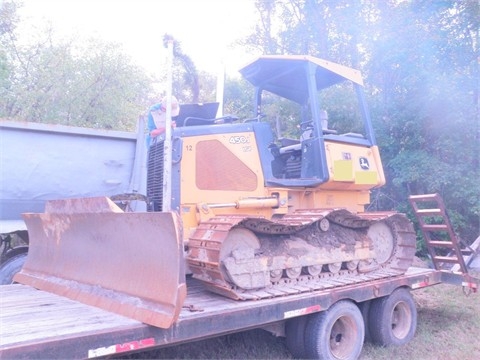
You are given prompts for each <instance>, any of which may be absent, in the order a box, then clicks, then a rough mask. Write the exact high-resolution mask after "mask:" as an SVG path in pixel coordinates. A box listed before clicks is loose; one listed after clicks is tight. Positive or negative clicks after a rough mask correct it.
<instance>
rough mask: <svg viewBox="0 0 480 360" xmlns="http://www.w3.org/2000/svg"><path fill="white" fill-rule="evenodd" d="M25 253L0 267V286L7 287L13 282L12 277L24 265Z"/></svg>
mask: <svg viewBox="0 0 480 360" xmlns="http://www.w3.org/2000/svg"><path fill="white" fill-rule="evenodd" d="M26 258H27V253H26V252H25V253H21V254H18V255H15V256H13V257H11V258H10V259H8V260H7V261H5V262H4V263H3V264H2V266H0V285H9V284H11V283H12V282H13V276H14V275H15V274H16V273H18V272H19V271H20V270H21V269H22V267H23V264H24V263H25V259H26Z"/></svg>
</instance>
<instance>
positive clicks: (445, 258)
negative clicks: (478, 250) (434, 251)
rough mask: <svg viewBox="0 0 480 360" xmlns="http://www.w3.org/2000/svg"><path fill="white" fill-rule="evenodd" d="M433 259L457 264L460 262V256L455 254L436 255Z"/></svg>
mask: <svg viewBox="0 0 480 360" xmlns="http://www.w3.org/2000/svg"><path fill="white" fill-rule="evenodd" d="M433 260H434V261H437V262H447V263H454V264H457V263H458V262H459V261H458V258H457V257H453V256H435V257H434V258H433Z"/></svg>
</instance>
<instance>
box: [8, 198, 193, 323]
mask: <svg viewBox="0 0 480 360" xmlns="http://www.w3.org/2000/svg"><path fill="white" fill-rule="evenodd" d="M24 219H25V222H26V224H27V228H28V232H29V236H30V249H29V253H28V257H27V260H26V262H25V265H24V267H23V269H22V271H21V272H20V273H18V274H17V275H16V276H15V278H14V280H15V281H17V282H19V283H22V284H26V285H30V286H33V287H35V288H38V289H41V290H45V291H48V292H52V293H55V294H58V295H62V296H65V297H68V298H70V299H73V300H77V301H79V302H82V303H85V304H88V305H93V306H96V307H99V308H102V309H104V310H108V311H111V312H114V313H118V314H121V315H124V316H127V317H130V318H133V319H136V320H139V321H142V322H144V323H147V324H150V325H154V326H157V327H161V328H169V327H170V326H171V325H172V324H173V323H174V322H175V321H176V319H177V318H178V315H179V313H180V310H181V308H182V305H183V302H184V300H185V297H186V285H185V271H184V260H183V243H182V236H181V233H180V231H181V227H180V226H179V217H178V216H177V215H176V214H175V213H173V212H164V213H159V212H157V213H130V212H129V213H125V212H123V211H122V210H121V209H120V208H118V207H117V206H116V205H115V203H113V202H112V201H110V200H109V199H108V198H103V197H102V198H86V199H68V200H56V201H53V202H50V203H48V204H47V206H46V211H45V213H43V214H24Z"/></svg>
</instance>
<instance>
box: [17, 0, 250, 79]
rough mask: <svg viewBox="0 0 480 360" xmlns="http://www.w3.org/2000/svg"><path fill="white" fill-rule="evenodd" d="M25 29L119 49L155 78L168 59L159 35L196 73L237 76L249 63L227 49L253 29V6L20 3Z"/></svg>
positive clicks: (88, 0)
mask: <svg viewBox="0 0 480 360" xmlns="http://www.w3.org/2000/svg"><path fill="white" fill-rule="evenodd" d="M23 4H24V5H23V7H22V8H21V9H20V10H19V15H20V16H21V21H22V22H24V24H25V25H28V26H30V25H39V26H41V25H42V24H46V23H48V22H51V24H52V25H53V28H54V30H55V32H56V34H57V36H59V37H63V36H64V37H69V36H71V35H74V36H77V37H80V38H88V37H90V36H94V37H97V38H101V39H103V40H106V41H112V42H116V43H120V44H122V48H123V50H124V51H125V53H127V54H129V55H130V56H131V57H132V59H133V61H134V62H135V63H137V64H138V65H140V66H142V67H144V68H145V69H146V70H147V71H148V72H151V73H158V72H159V71H160V70H161V68H162V64H165V62H166V58H167V52H166V49H165V48H164V47H163V42H162V39H163V35H164V34H165V33H168V34H171V35H172V36H173V37H174V38H175V39H176V40H178V41H179V42H180V43H181V46H182V50H183V52H184V53H186V54H187V55H189V56H190V58H191V59H192V60H193V61H194V63H195V64H196V66H197V68H198V69H199V70H203V71H208V72H210V73H212V74H216V73H218V71H220V69H221V68H222V67H223V66H224V67H225V69H226V71H227V74H229V75H235V74H238V70H239V69H240V68H241V66H242V65H244V64H246V63H247V62H249V61H250V60H251V59H252V55H251V54H250V55H249V54H246V53H245V51H244V50H243V49H241V48H238V47H237V48H236V49H232V48H231V43H232V42H233V41H235V40H236V39H238V38H239V37H241V36H245V35H247V34H248V33H249V32H251V31H252V28H253V26H254V22H253V20H254V6H253V0H23Z"/></svg>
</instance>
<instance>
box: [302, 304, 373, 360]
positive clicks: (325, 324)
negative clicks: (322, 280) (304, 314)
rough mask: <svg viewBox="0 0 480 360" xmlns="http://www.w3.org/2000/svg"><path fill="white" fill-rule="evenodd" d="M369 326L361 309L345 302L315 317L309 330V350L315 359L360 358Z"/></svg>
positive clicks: (310, 356) (307, 335) (306, 345)
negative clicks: (364, 321)
mask: <svg viewBox="0 0 480 360" xmlns="http://www.w3.org/2000/svg"><path fill="white" fill-rule="evenodd" d="M364 337H365V326H364V323H363V317H362V313H361V312H360V309H359V308H358V307H357V306H356V305H355V304H354V303H353V302H351V301H348V300H341V301H339V302H337V303H335V304H334V305H332V306H331V307H330V308H329V309H328V310H326V311H322V312H319V313H316V314H313V315H312V316H311V318H310V320H309V321H308V324H307V327H306V329H305V348H306V351H307V357H308V358H311V359H332V360H333V359H344V360H349V359H351V360H353V359H358V357H359V356H360V353H361V352H362V347H363V340H364Z"/></svg>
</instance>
